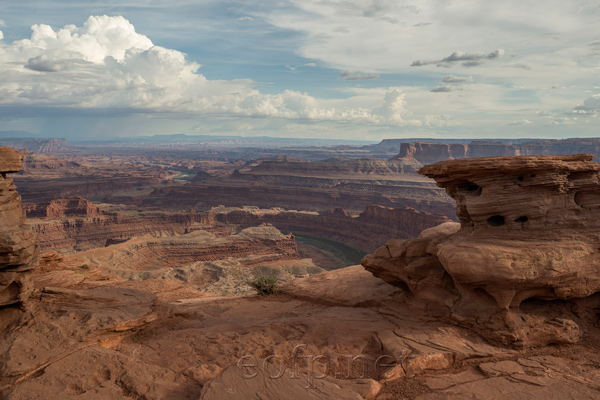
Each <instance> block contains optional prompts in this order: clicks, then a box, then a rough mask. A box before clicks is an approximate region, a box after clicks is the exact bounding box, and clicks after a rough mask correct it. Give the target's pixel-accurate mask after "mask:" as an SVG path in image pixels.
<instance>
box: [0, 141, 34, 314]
mask: <svg viewBox="0 0 600 400" xmlns="http://www.w3.org/2000/svg"><path fill="white" fill-rule="evenodd" d="M22 162H23V155H22V154H21V153H19V152H18V151H16V150H14V149H11V148H9V147H4V146H0V325H4V322H6V321H3V319H4V318H2V317H3V315H4V314H3V313H2V312H3V311H5V310H4V308H6V307H10V306H20V305H22V304H23V303H24V302H25V300H26V299H27V298H28V297H29V295H30V293H31V291H32V284H31V281H30V273H31V270H32V269H33V268H35V267H36V265H37V263H38V259H37V254H38V247H37V242H36V236H35V233H34V232H33V231H32V230H31V228H30V227H29V226H28V225H25V216H24V214H23V211H22V210H21V197H20V196H19V194H18V193H17V191H16V186H15V185H14V184H13V180H12V179H11V178H7V176H6V174H7V173H14V172H18V171H20V170H21V167H22Z"/></svg>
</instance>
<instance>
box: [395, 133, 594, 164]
mask: <svg viewBox="0 0 600 400" xmlns="http://www.w3.org/2000/svg"><path fill="white" fill-rule="evenodd" d="M577 153H591V154H593V155H594V156H596V157H598V156H600V139H598V138H575V139H563V140H534V141H531V140H530V141H523V139H516V140H503V141H495V140H473V141H465V143H456V141H454V140H449V141H448V142H443V143H442V142H428V141H423V142H421V141H416V142H411V143H401V144H400V152H399V153H398V155H397V156H396V157H394V158H393V159H392V160H397V161H403V162H413V163H414V162H417V163H421V164H431V163H435V162H439V161H446V160H454V159H460V158H476V157H501V156H502V157H503V156H538V155H539V156H541V155H568V154H577Z"/></svg>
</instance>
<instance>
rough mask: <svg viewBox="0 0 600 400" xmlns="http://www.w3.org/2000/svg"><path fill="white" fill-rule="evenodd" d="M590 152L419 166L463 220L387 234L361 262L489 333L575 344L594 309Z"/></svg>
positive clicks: (599, 198) (597, 286) (595, 223)
mask: <svg viewBox="0 0 600 400" xmlns="http://www.w3.org/2000/svg"><path fill="white" fill-rule="evenodd" d="M592 158H593V156H592V155H587V154H580V155H572V156H526V157H494V158H475V159H463V160H452V161H443V162H439V163H436V164H433V165H428V166H425V167H423V168H422V169H421V170H420V171H419V172H420V173H422V174H424V175H427V176H429V177H431V178H433V179H435V180H436V181H437V183H438V185H439V186H440V187H443V188H445V189H446V192H447V193H448V194H449V195H450V196H451V197H453V198H454V199H455V200H456V203H457V205H456V210H457V211H456V212H457V215H458V218H459V220H460V224H457V223H446V224H442V225H440V226H438V227H435V228H431V229H428V230H425V231H424V232H422V234H421V236H420V237H419V238H418V239H413V240H391V241H389V242H388V243H387V244H386V246H385V247H382V248H380V249H378V250H377V251H375V252H374V253H373V254H372V255H368V256H367V257H365V259H364V260H363V266H364V267H365V268H366V269H368V270H369V271H371V272H372V273H373V274H374V275H375V276H378V277H380V278H382V279H384V280H386V281H387V282H389V283H392V284H395V285H397V286H400V287H402V288H403V289H404V290H405V292H406V293H408V294H412V295H414V298H415V299H416V300H419V301H420V303H421V304H428V306H429V307H430V309H431V310H432V311H433V310H434V309H435V310H437V311H439V312H441V313H442V314H445V315H447V316H451V318H452V319H453V320H454V321H455V322H458V323H460V324H462V325H467V326H470V327H473V328H475V329H477V330H479V331H481V332H482V333H484V334H485V335H486V336H487V337H488V338H490V339H492V340H495V341H500V342H503V343H514V344H518V345H543V344H547V343H573V342H576V341H577V340H578V339H579V337H580V335H581V333H582V331H584V329H582V328H585V325H586V324H587V323H588V322H589V321H591V320H592V321H593V320H595V319H593V318H592V319H590V318H589V317H590V316H593V315H594V314H595V313H596V312H598V311H600V293H599V292H600V252H599V251H598V249H599V248H600V216H599V214H598V211H600V179H599V176H598V171H600V164H598V163H594V162H591V160H592ZM556 301H559V302H556ZM561 301H562V302H561ZM565 301H567V303H565ZM594 307H596V308H595V309H594ZM595 318H596V319H597V317H595Z"/></svg>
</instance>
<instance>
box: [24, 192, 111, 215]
mask: <svg viewBox="0 0 600 400" xmlns="http://www.w3.org/2000/svg"><path fill="white" fill-rule="evenodd" d="M25 210H26V211H27V215H28V216H29V217H37V218H64V217H97V216H100V215H102V214H103V213H102V211H101V210H100V208H99V207H98V206H97V205H95V204H93V203H92V202H91V201H89V200H87V199H84V198H83V197H79V196H74V197H69V198H66V199H56V200H51V201H49V202H46V203H43V204H32V205H29V207H28V208H25Z"/></svg>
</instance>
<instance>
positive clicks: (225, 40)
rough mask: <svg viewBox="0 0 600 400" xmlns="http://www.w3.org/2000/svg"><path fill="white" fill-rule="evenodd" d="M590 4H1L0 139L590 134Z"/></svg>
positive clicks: (595, 120) (596, 23) (593, 7)
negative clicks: (13, 135) (14, 135)
mask: <svg viewBox="0 0 600 400" xmlns="http://www.w3.org/2000/svg"><path fill="white" fill-rule="evenodd" d="M599 113H600V2H598V1H597V0H570V1H564V0H560V1H557V0H528V1H523V0H518V1H517V0H503V1H489V0H414V1H412V0H339V1H336V0H298V1H295V0H280V1H277V0H264V1H260V2H256V1H243V0H240V1H219V0H214V1H213V0H200V1H191V0H180V1H163V0H144V1H142V0H119V1H116V0H105V1H78V0H44V1H41V0H28V1H14V0H0V131H26V132H30V133H31V134H34V135H39V136H45V137H65V138H68V139H78V140H85V139H90V140H98V139H103V138H112V137H125V136H127V137H129V136H139V135H154V134H171V133H185V134H190V135H193V134H201V135H207V134H208V135H239V136H276V137H313V138H327V139H361V140H373V141H378V140H381V139H385V138H410V137H419V138H426V137H430V138H517V137H519V138H523V137H526V138H558V139H560V138H567V137H598V136H600V117H599V116H598V114H599Z"/></svg>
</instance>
